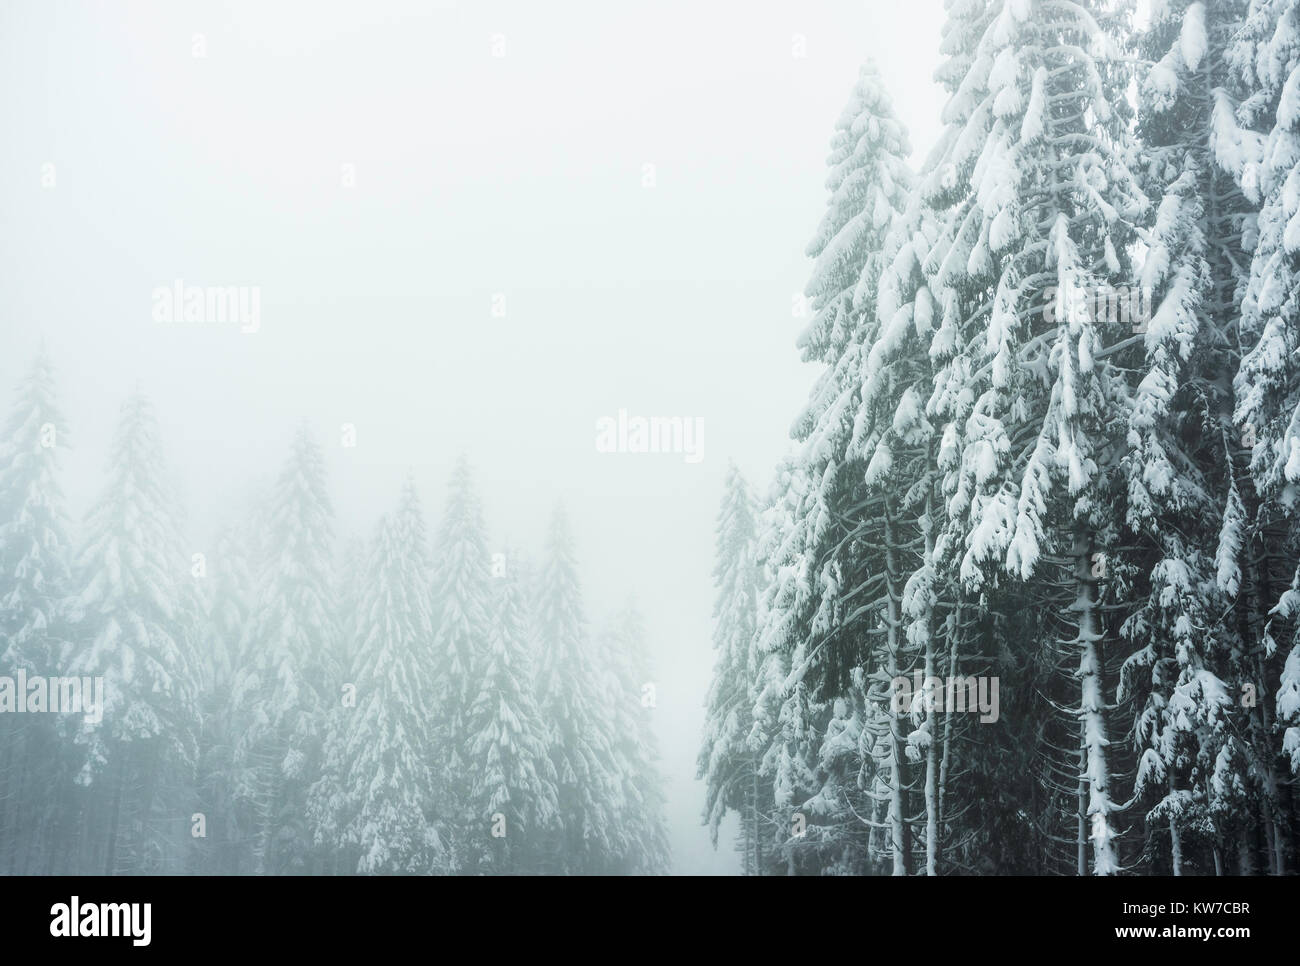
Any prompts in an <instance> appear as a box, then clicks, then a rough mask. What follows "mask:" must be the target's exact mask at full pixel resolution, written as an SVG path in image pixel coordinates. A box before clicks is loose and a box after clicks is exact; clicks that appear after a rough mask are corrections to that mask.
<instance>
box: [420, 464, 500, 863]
mask: <svg viewBox="0 0 1300 966" xmlns="http://www.w3.org/2000/svg"><path fill="white" fill-rule="evenodd" d="M434 561H435V562H434V567H433V584H432V594H433V620H434V637H433V654H434V661H435V662H436V663H435V675H434V680H433V688H434V692H433V695H432V697H433V706H434V708H435V709H436V712H435V713H436V714H437V739H436V742H435V749H436V753H437V754H438V755H439V759H440V760H439V763H438V767H439V769H440V770H441V772H442V773H443V774H444V775H446V776H448V782H449V784H448V790H449V796H450V797H449V798H448V800H447V802H446V807H447V808H448V809H450V813H449V814H448V815H446V816H445V818H446V819H447V820H448V822H449V823H450V824H449V826H448V828H447V835H448V836H449V837H450V839H451V841H450V843H449V847H450V848H451V849H452V850H453V852H454V853H455V854H456V855H457V856H459V855H460V847H461V841H460V840H461V837H462V836H461V834H460V832H461V830H462V829H463V828H464V829H465V831H466V836H467V837H468V836H469V835H472V834H473V833H472V832H470V831H469V830H468V829H467V828H466V824H467V823H469V822H470V821H471V820H472V819H471V816H470V792H471V789H470V783H469V780H468V778H467V775H468V768H469V766H468V762H469V760H470V749H469V742H470V730H469V723H468V720H469V713H470V706H471V704H472V703H473V701H474V698H475V697H476V696H477V694H478V687H479V683H480V681H481V679H482V674H483V669H484V667H485V664H486V660H487V648H488V633H489V613H490V606H491V605H490V599H489V583H488V582H489V580H490V579H491V577H490V558H489V556H488V551H487V531H486V528H485V526H484V524H483V514H482V510H481V509H480V507H479V501H478V494H477V493H476V492H475V489H474V481H473V477H472V475H471V472H470V467H469V463H468V461H467V460H466V459H465V458H464V457H461V458H460V459H459V460H458V461H457V463H456V468H455V469H454V470H453V471H452V476H451V483H450V486H449V489H448V494H447V503H446V507H445V509H444V510H443V515H442V521H441V523H440V524H439V527H438V537H437V540H436V542H435V545H434ZM454 861H455V862H456V864H457V865H459V864H461V863H462V861H467V859H463V858H461V857H458V858H456V859H455V860H454Z"/></svg>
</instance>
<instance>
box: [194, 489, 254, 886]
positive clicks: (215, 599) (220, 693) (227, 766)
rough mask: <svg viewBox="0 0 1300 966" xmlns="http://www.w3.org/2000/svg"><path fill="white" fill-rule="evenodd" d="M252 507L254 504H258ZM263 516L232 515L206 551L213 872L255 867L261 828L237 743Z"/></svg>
mask: <svg viewBox="0 0 1300 966" xmlns="http://www.w3.org/2000/svg"><path fill="white" fill-rule="evenodd" d="M250 509H251V504H250ZM254 524H255V520H254V519H253V518H251V517H250V518H246V519H245V520H242V521H239V522H233V521H232V522H230V523H227V524H226V525H224V526H222V527H221V529H220V530H219V531H218V532H217V536H216V539H215V541H214V543H213V549H212V552H211V553H208V554H206V555H205V558H206V559H205V567H206V580H204V581H202V582H200V584H199V590H200V595H201V598H202V606H203V613H204V618H203V620H201V622H200V631H199V634H198V642H199V647H198V655H197V657H198V660H197V669H198V674H199V711H200V714H201V716H202V728H201V729H200V732H199V755H198V764H197V767H196V788H197V793H198V804H197V807H196V810H197V811H198V812H200V813H202V815H203V816H204V825H205V834H204V835H203V836H202V837H196V838H195V839H194V846H195V848H196V850H197V855H196V856H195V858H194V862H195V869H196V871H199V872H201V873H204V874H208V875H237V874H240V873H241V872H244V871H247V868H246V865H247V863H246V862H245V859H246V858H247V854H248V850H247V849H246V848H245V847H244V842H245V840H246V838H247V837H249V836H251V835H252V834H253V832H254V831H255V830H253V829H248V828H244V827H241V826H240V825H239V803H238V801H237V799H236V796H235V786H236V784H237V783H236V782H235V781H234V780H233V776H234V769H235V754H234V751H235V743H236V742H237V740H238V737H239V730H240V728H239V723H238V721H237V719H236V717H235V715H234V707H233V700H232V696H233V693H234V688H235V680H236V677H237V675H238V673H239V670H240V668H241V667H242V658H243V655H242V652H241V650H240V647H241V645H242V643H243V639H244V635H245V633H246V632H247V629H248V624H249V621H250V620H251V617H252V608H253V603H254V601H255V599H256V596H257V590H256V588H257V585H256V578H255V572H256V571H255V564H254V561H255V560H256V559H257V549H256V548H257V543H258V541H257V533H256V528H255V525H254Z"/></svg>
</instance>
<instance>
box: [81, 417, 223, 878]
mask: <svg viewBox="0 0 1300 966" xmlns="http://www.w3.org/2000/svg"><path fill="white" fill-rule="evenodd" d="M172 492H173V490H172V486H171V481H170V480H169V478H168V475H167V470H166V466H165V464H164V460H163V453H162V445H161V442H160V439H159V427H158V421H157V417H156V416H155V414H154V409H153V406H152V405H151V404H150V402H149V401H148V400H147V399H146V398H145V397H144V396H143V395H142V394H140V393H139V392H136V393H134V394H133V395H131V396H130V397H129V398H128V399H127V400H126V402H125V403H124V404H123V406H122V412H121V417H120V421H119V423H118V427H117V431H116V433H115V435H114V437H113V444H112V449H111V453H110V456H109V466H108V482H107V484H106V485H105V487H104V489H103V491H102V493H101V495H100V497H99V499H98V500H97V501H96V502H95V504H94V506H93V507H92V508H91V510H90V513H89V514H88V516H87V518H86V522H85V528H84V539H83V544H82V548H81V550H80V552H79V554H78V556H77V560H76V566H75V572H76V583H75V586H76V588H77V591H76V594H75V597H74V602H73V605H72V614H71V616H72V619H73V621H74V624H75V626H76V629H77V630H76V637H77V640H76V644H75V650H74V652H73V654H72V656H71V658H70V660H69V661H68V665H67V666H68V671H67V673H69V674H72V675H77V676H86V677H95V676H98V675H102V676H103V678H104V708H103V718H102V721H100V722H99V723H97V724H93V723H91V722H90V721H89V720H86V721H85V722H84V723H83V725H82V727H81V730H80V732H79V735H78V737H79V740H80V741H81V742H82V743H83V744H84V746H85V748H86V751H87V759H86V763H85V766H84V768H83V771H82V774H81V780H82V782H83V783H86V784H88V785H89V786H90V799H89V801H88V802H87V805H86V815H87V826H88V829H93V831H91V832H90V833H89V834H88V835H87V840H86V844H87V845H88V846H89V851H88V853H87V854H85V855H84V856H83V863H84V864H83V865H82V866H81V867H82V868H98V869H101V870H103V872H104V874H107V875H115V874H139V873H142V872H158V871H165V872H175V871H177V870H178V869H179V868H180V867H181V863H182V857H183V855H184V852H185V850H187V849H188V846H189V839H190V835H189V832H190V816H191V815H192V813H193V800H192V795H193V781H194V766H195V757H196V741H197V735H198V730H199V711H198V706H197V697H196V696H197V689H198V671H197V659H196V655H195V642H194V639H193V636H194V633H195V630H194V618H195V616H196V606H197V605H196V597H195V594H194V590H193V578H192V577H191V575H190V567H191V563H190V554H189V553H187V548H186V545H185V542H184V539H183V536H182V534H181V531H180V526H179V523H178V516H177V511H176V507H175V506H174V503H173V500H172V496H171V494H172Z"/></svg>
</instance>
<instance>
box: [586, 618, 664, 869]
mask: <svg viewBox="0 0 1300 966" xmlns="http://www.w3.org/2000/svg"><path fill="white" fill-rule="evenodd" d="M598 650H599V652H600V655H601V658H602V660H603V663H604V666H605V670H606V677H607V680H608V682H609V690H610V699H611V708H610V711H609V720H610V721H611V722H612V727H611V736H612V751H613V754H614V758H615V760H616V762H617V766H618V771H619V774H620V775H621V776H622V780H623V793H622V803H621V808H620V811H619V815H618V818H617V824H618V826H619V830H618V831H619V834H620V837H621V839H622V845H621V848H620V849H619V852H620V856H619V861H618V863H617V866H616V871H618V872H621V873H623V874H626V875H664V874H667V872H668V870H669V865H670V861H669V860H670V847H669V842H668V828H667V825H666V820H665V815H664V808H665V803H666V799H665V795H664V788H663V779H662V777H661V776H660V774H659V743H658V741H657V740H656V738H655V734H654V726H653V717H654V709H655V705H656V703H657V697H656V686H655V682H654V680H653V677H654V675H653V670H652V667H651V663H650V656H649V654H648V653H647V652H646V643H645V621H644V619H643V618H642V617H641V613H640V611H639V610H637V607H636V604H635V602H634V601H632V600H631V599H629V600H628V601H627V603H626V604H624V606H623V608H622V609H621V610H620V611H619V613H618V614H617V615H616V616H615V618H614V621H613V624H612V626H611V627H609V628H608V629H607V630H606V631H605V632H604V633H603V634H601V635H600V640H599V642H598Z"/></svg>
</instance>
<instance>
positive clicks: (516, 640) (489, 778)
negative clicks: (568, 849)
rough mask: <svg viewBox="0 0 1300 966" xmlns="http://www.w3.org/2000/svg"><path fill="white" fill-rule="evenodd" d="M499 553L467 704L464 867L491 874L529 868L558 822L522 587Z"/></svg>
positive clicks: (531, 869)
mask: <svg viewBox="0 0 1300 966" xmlns="http://www.w3.org/2000/svg"><path fill="white" fill-rule="evenodd" d="M514 563H515V561H514V560H513V558H512V557H510V556H509V555H507V558H506V561H505V572H504V573H503V574H500V575H499V576H495V577H494V578H493V586H494V589H495V594H494V595H493V596H494V600H493V605H492V617H491V625H490V629H489V634H488V648H487V654H486V663H485V664H484V666H483V670H482V677H481V682H480V684H479V689H478V694H477V695H476V696H475V698H474V700H473V702H472V703H471V704H470V707H469V717H468V720H467V725H468V729H469V736H470V737H469V745H468V751H469V757H468V759H467V760H466V762H465V765H466V768H467V770H468V774H469V776H470V781H471V783H472V789H471V795H470V801H471V807H472V809H473V811H472V822H471V823H470V826H469V829H470V834H471V839H470V842H471V843H472V845H471V847H470V848H469V849H468V851H469V853H470V855H471V862H472V867H474V868H477V869H479V870H481V871H484V872H490V873H494V874H502V873H521V872H534V871H537V869H538V866H539V864H540V861H541V853H542V850H543V848H544V846H545V844H546V841H547V837H548V836H550V835H553V834H554V832H555V831H556V830H557V828H558V827H559V822H560V811H559V807H560V806H559V800H558V797H557V792H556V776H555V766H554V764H553V763H552V761H551V757H550V742H549V740H548V736H547V729H546V722H545V721H544V720H543V718H542V715H541V712H540V711H539V710H538V707H537V703H536V700H535V699H534V695H533V686H534V680H535V668H534V664H533V653H532V648H531V647H530V645H529V640H528V630H527V623H526V621H527V608H526V604H527V601H526V598H525V596H524V588H523V585H522V584H521V582H520V579H519V574H518V573H517V570H516V568H515V566H514Z"/></svg>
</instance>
